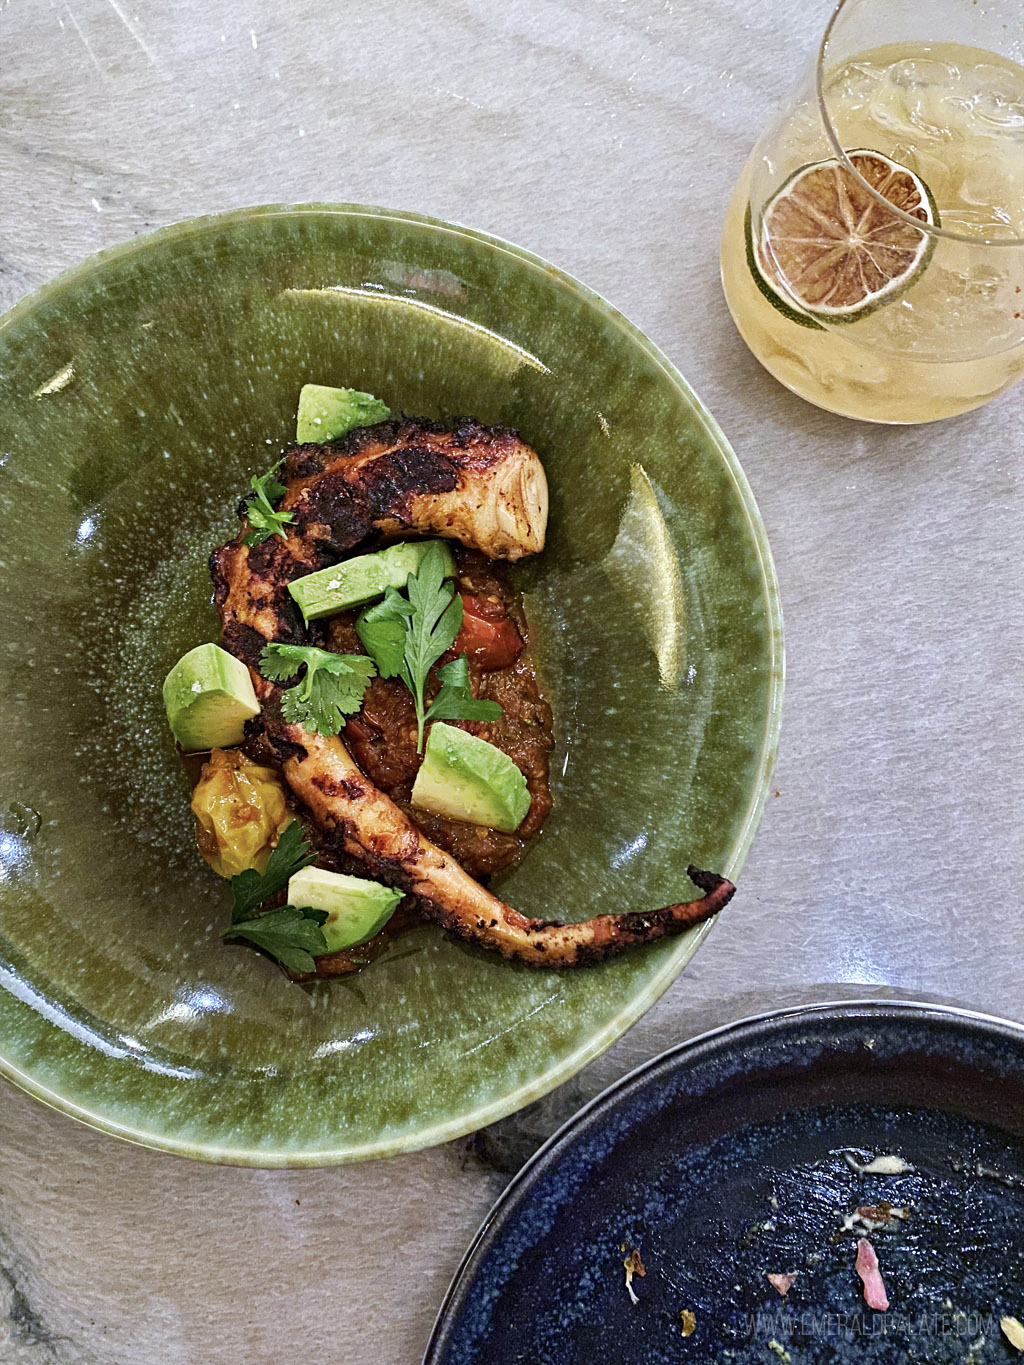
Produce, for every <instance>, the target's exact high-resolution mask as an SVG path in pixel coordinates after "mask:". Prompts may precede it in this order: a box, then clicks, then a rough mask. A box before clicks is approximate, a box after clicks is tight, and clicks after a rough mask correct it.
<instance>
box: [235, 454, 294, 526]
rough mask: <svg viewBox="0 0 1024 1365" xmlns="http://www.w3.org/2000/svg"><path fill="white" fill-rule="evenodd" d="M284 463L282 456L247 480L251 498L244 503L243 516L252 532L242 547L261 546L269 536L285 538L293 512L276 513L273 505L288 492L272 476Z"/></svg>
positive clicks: (292, 518) (292, 519)
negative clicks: (245, 517) (265, 470)
mask: <svg viewBox="0 0 1024 1365" xmlns="http://www.w3.org/2000/svg"><path fill="white" fill-rule="evenodd" d="M283 463H284V456H283V455H282V457H281V459H280V460H278V462H277V464H274V465H271V466H270V468H269V469H268V470H267V472H266V473H265V474H254V475H253V476H252V478H251V479H250V480H249V486H250V487H251V488H252V496H251V497H250V498H249V501H248V502H247V503H246V507H245V514H246V516H247V517H248V518H249V525H250V526H251V527H252V530H251V531H250V532H249V534H248V535H247V536H246V537H245V539H244V540H243V541H242V544H243V545H262V544H263V542H264V541H265V540H269V539H270V537H271V536H280V537H281V538H282V539H284V537H285V534H286V533H285V529H284V528H285V525H286V524H287V523H288V522H290V521H294V520H295V513H294V512H278V511H276V510H275V508H274V503H275V502H277V500H278V498H283V497H284V495H285V493H286V492H287V491H288V490H287V489H286V488H285V486H284V484H283V483H278V481H277V479H275V478H274V475H275V474H276V473H277V471H278V470H279V469H280V468H281V465H282V464H283Z"/></svg>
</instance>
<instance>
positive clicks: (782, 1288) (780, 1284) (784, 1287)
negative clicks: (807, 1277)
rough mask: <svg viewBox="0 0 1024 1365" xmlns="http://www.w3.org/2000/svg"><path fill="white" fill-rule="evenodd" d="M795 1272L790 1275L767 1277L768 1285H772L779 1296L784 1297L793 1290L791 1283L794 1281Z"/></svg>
mask: <svg viewBox="0 0 1024 1365" xmlns="http://www.w3.org/2000/svg"><path fill="white" fill-rule="evenodd" d="M796 1276H797V1272H796V1271H794V1272H793V1274H792V1275H769V1276H768V1283H769V1284H770V1285H773V1286H774V1287H775V1288H776V1289H777V1290H778V1291H779V1293H780V1294H782V1295H783V1296H785V1295H786V1294H788V1293H789V1291H790V1290H791V1289H792V1288H793V1281H794V1280H795V1279H796Z"/></svg>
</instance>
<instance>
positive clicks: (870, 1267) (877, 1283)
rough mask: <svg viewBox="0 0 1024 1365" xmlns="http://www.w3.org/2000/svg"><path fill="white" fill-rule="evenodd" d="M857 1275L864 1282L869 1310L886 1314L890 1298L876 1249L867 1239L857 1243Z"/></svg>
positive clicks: (864, 1238)
mask: <svg viewBox="0 0 1024 1365" xmlns="http://www.w3.org/2000/svg"><path fill="white" fill-rule="evenodd" d="M857 1274H858V1275H859V1276H860V1277H861V1279H862V1280H863V1281H864V1302H865V1303H866V1304H867V1306H868V1307H869V1308H874V1309H876V1310H877V1311H878V1312H880V1313H884V1312H885V1310H886V1309H887V1308H888V1307H889V1296H888V1294H886V1292H885V1285H884V1284H883V1283H882V1275H881V1272H880V1271H879V1269H878V1257H877V1256H876V1255H875V1248H874V1247H873V1246H872V1245H871V1243H870V1242H869V1241H868V1239H867V1238H866V1237H862V1238H861V1239H860V1240H859V1241H858V1243H857Z"/></svg>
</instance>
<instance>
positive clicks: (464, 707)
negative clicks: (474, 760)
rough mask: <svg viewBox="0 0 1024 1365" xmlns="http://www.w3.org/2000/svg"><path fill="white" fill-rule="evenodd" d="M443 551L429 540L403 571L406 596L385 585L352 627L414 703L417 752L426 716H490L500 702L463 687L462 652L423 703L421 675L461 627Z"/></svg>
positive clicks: (383, 673)
mask: <svg viewBox="0 0 1024 1365" xmlns="http://www.w3.org/2000/svg"><path fill="white" fill-rule="evenodd" d="M445 568H446V564H445V556H444V552H443V550H442V549H441V545H440V542H437V541H435V542H434V544H432V545H431V547H430V549H429V550H428V551H427V553H426V554H425V555H424V556H423V562H422V563H421V564H420V567H419V569H418V570H417V571H416V573H412V574H410V575H409V579H408V582H407V584H406V589H407V591H408V593H409V600H408V602H407V601H406V600H405V599H404V598H403V597H402V596H401V595H400V594H399V593H398V592H397V591H396V590H395V589H394V588H389V589H388V591H387V593H386V594H385V596H384V600H383V602H378V603H377V604H376V605H375V606H372V607H367V608H366V610H365V611H363V612H362V613H361V614H360V616H359V619H358V621H357V622H356V632H357V634H358V635H359V638H360V640H362V642H363V644H364V645H365V646H366V648H367V649H368V650H369V651H370V653H371V655H372V656H373V659H374V662H375V663H376V665H377V670H378V672H379V673H380V676H381V677H382V678H391V677H394V676H395V675H396V674H397V675H398V676H399V677H400V678H401V679H402V681H403V682H404V683H405V685H406V687H408V689H409V691H410V692H411V693H412V696H413V701H414V702H415V703H416V752H417V753H422V752H423V726H424V724H425V723H426V722H427V720H431V719H433V720H440V719H442V718H443V719H445V720H496V719H497V718H498V716H500V715H501V709H502V708H501V707H500V706H499V705H498V703H497V702H493V701H477V700H476V699H475V698H474V696H473V694H472V692H471V691H470V687H469V663H468V660H467V659H466V656H465V655H462V656H461V658H460V659H455V660H453V661H452V662H451V663H449V664H446V665H445V666H444V668H442V669H441V671H440V674H439V676H440V678H441V684H442V686H441V691H440V692H439V693H438V695H437V697H436V698H435V699H434V702H433V703H432V705H431V706H430V707H429V708H428V707H427V705H426V702H425V699H424V689H425V688H426V683H427V675H428V674H429V672H430V670H431V668H433V666H434V664H436V663H437V661H438V659H440V657H441V655H442V654H444V653H445V652H446V650H449V649H451V647H452V645H453V644H454V643H455V637H456V636H457V635H458V633H459V630H460V629H461V627H462V598H461V597H460V596H459V594H458V593H457V592H456V591H455V587H454V585H453V584H452V583H451V582H450V581H448V582H445V576H444V575H445Z"/></svg>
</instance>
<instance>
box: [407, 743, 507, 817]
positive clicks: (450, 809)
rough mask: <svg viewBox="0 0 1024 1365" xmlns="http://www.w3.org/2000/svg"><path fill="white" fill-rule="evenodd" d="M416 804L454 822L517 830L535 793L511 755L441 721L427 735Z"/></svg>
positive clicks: (415, 789) (415, 792) (415, 791)
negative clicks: (530, 788)
mask: <svg viewBox="0 0 1024 1365" xmlns="http://www.w3.org/2000/svg"><path fill="white" fill-rule="evenodd" d="M412 804H413V805H414V806H419V808H420V809H421V810H431V811H433V812H434V813H435V814H437V815H447V816H448V817H449V818H450V819H452V820H467V821H469V822H470V823H471V824H474V825H488V826H490V828H491V829H499V830H502V831H503V832H504V833H505V834H514V833H515V831H516V830H517V829H518V828H519V826H520V825H521V824H522V823H523V820H524V819H525V818H526V812H527V811H528V810H529V809H530V793H529V791H528V790H527V788H526V778H525V777H524V776H523V774H522V772H520V770H519V768H517V767H516V765H515V764H514V763H513V762H512V760H511V759H510V758H509V756H508V754H506V753H503V752H502V750H501V749H498V748H497V747H496V746H495V745H493V744H488V742H487V740H485V739H480V738H479V737H478V736H477V735H471V734H468V733H467V732H466V731H465V730H459V729H457V728H456V727H455V726H454V725H446V724H445V723H444V721H441V720H437V721H435V722H434V723H433V725H432V726H431V727H430V733H429V734H428V735H427V748H426V752H425V753H424V755H423V763H422V765H421V767H420V770H419V772H418V773H417V774H416V781H415V782H414V784H413V789H412Z"/></svg>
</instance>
